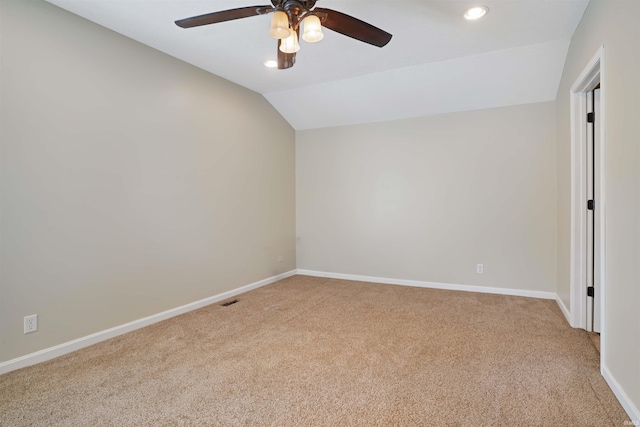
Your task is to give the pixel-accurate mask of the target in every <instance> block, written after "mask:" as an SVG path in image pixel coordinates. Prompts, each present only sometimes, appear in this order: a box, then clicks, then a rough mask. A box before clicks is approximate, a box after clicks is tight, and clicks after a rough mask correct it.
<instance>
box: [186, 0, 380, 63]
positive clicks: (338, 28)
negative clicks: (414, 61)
mask: <svg viewBox="0 0 640 427" xmlns="http://www.w3.org/2000/svg"><path fill="white" fill-rule="evenodd" d="M271 3H272V4H273V6H247V7H240V8H237V9H229V10H223V11H220V12H213V13H207V14H204V15H198V16H192V17H191V18H185V19H180V20H178V21H176V25H178V26H179V27H182V28H193V27H199V26H201V25H209V24H216V23H218V22H225V21H232V20H234V19H241V18H248V17H250V16H256V15H266V14H268V13H273V17H272V19H271V27H270V29H269V34H270V35H271V36H272V37H274V38H276V39H278V69H281V70H282V69H285V68H290V67H293V64H295V62H296V52H297V51H298V50H300V45H299V43H298V37H299V36H300V24H302V23H303V25H304V30H303V34H302V38H303V40H305V41H307V42H311V43H314V42H318V41H320V40H322V38H323V37H324V35H323V34H322V27H325V28H328V29H330V30H333V31H335V32H337V33H340V34H342V35H345V36H347V37H351V38H354V39H356V40H360V41H361V42H364V43H368V44H371V45H373V46H377V47H383V46H385V45H386V44H387V43H389V40H391V37H392V36H391V34H389V33H387V32H386V31H383V30H381V29H380V28H378V27H374V26H373V25H371V24H368V23H366V22H364V21H361V20H359V19H357V18H354V17H352V16H349V15H346V14H344V13H341V12H338V11H335V10H331V9H325V8H321V7H316V8H314V6H315V4H316V0H271Z"/></svg>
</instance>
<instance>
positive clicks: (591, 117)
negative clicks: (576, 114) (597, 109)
mask: <svg viewBox="0 0 640 427" xmlns="http://www.w3.org/2000/svg"><path fill="white" fill-rule="evenodd" d="M595 121H596V114H595V113H587V123H593V122H595Z"/></svg>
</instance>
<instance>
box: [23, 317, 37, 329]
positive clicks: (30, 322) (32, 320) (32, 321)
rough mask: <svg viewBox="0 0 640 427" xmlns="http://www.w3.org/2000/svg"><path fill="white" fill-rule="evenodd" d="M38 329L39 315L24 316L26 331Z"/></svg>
mask: <svg viewBox="0 0 640 427" xmlns="http://www.w3.org/2000/svg"><path fill="white" fill-rule="evenodd" d="M37 330H38V315H37V314H32V315H31V316H25V318H24V333H25V334H30V333H31V332H35V331H37Z"/></svg>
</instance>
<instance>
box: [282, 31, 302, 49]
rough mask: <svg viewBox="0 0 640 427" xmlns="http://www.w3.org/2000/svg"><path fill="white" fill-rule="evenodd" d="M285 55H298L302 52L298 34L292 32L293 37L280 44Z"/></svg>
mask: <svg viewBox="0 0 640 427" xmlns="http://www.w3.org/2000/svg"><path fill="white" fill-rule="evenodd" d="M279 49H280V50H281V51H282V52H284V53H296V52H297V51H299V50H300V44H299V43H298V33H296V32H295V31H291V35H290V36H289V37H287V38H286V39H283V40H282V43H280V48H279Z"/></svg>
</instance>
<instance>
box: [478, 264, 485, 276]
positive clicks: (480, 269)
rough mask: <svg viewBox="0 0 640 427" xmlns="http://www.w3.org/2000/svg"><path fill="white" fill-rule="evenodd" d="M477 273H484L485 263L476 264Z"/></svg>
mask: <svg viewBox="0 0 640 427" xmlns="http://www.w3.org/2000/svg"><path fill="white" fill-rule="evenodd" d="M476 273H478V274H482V273H484V264H478V265H477V266H476Z"/></svg>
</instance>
